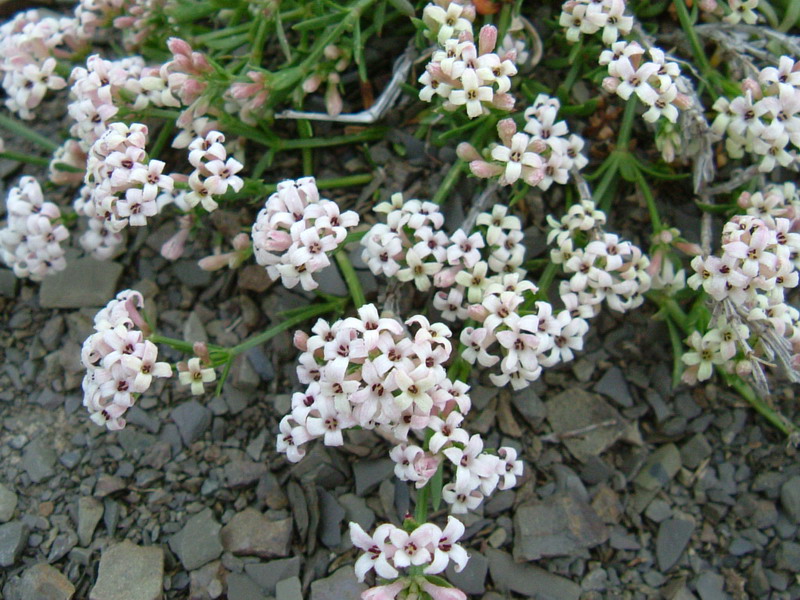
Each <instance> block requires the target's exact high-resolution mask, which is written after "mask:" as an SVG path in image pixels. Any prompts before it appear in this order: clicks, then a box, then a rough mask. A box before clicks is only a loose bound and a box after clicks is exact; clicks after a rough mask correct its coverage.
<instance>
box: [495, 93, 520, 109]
mask: <svg viewBox="0 0 800 600" xmlns="http://www.w3.org/2000/svg"><path fill="white" fill-rule="evenodd" d="M515 102H516V99H515V98H514V96H512V95H511V94H495V95H494V97H493V98H492V106H494V107H495V108H499V109H500V110H514V103H515Z"/></svg>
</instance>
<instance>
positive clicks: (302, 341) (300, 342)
mask: <svg viewBox="0 0 800 600" xmlns="http://www.w3.org/2000/svg"><path fill="white" fill-rule="evenodd" d="M292 343H293V344H294V347H295V348H297V349H298V350H300V352H305V351H306V350H308V334H307V333H306V332H305V331H302V330H300V329H298V330H297V331H295V332H294V337H293V338H292Z"/></svg>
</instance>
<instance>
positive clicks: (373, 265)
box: [361, 193, 525, 321]
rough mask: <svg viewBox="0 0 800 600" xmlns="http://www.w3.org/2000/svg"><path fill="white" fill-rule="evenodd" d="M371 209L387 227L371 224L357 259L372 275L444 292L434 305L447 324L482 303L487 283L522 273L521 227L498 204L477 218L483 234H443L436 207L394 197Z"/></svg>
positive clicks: (438, 295) (362, 240)
mask: <svg viewBox="0 0 800 600" xmlns="http://www.w3.org/2000/svg"><path fill="white" fill-rule="evenodd" d="M375 211H376V212H378V213H383V214H385V215H386V223H376V224H375V225H373V226H372V228H371V229H370V230H369V231H368V232H367V234H366V235H365V236H364V237H363V238H362V239H361V244H362V246H363V247H364V249H363V251H362V253H361V258H362V260H363V261H364V262H365V263H367V265H368V266H369V268H370V270H371V271H372V272H373V273H374V274H375V275H380V274H383V275H386V276H387V277H396V278H397V279H398V280H399V281H413V282H414V285H415V287H416V288H417V289H418V290H420V291H422V292H426V291H428V290H429V289H430V288H431V285H432V284H433V285H434V286H436V287H438V288H446V289H447V291H444V290H442V291H440V292H438V293H437V294H436V295H435V297H434V301H433V305H434V307H435V308H436V309H437V310H441V311H442V317H443V318H445V319H447V320H449V321H454V320H456V319H460V320H463V319H465V318H466V317H467V305H465V302H469V303H472V304H474V303H479V302H481V300H482V299H483V293H484V290H485V289H486V287H487V286H488V285H489V284H491V283H500V282H501V280H502V279H503V277H504V276H512V277H514V278H515V281H518V280H519V278H520V277H522V276H523V275H524V271H523V270H522V269H521V265H522V261H523V258H524V255H525V247H524V246H523V245H522V243H521V242H522V238H523V233H522V224H521V223H520V220H519V219H518V218H517V217H515V216H513V215H508V214H507V211H508V208H507V207H506V206H503V205H502V204H496V205H495V206H494V208H493V209H492V212H491V214H490V213H481V214H480V215H478V218H477V224H478V225H479V226H481V227H485V228H486V229H485V232H486V233H485V235H484V234H483V233H481V232H480V231H476V232H474V233H472V234H469V235H468V234H467V233H464V231H463V230H462V229H458V230H456V231H455V232H454V233H453V234H452V235H450V236H448V235H447V234H446V233H444V231H442V227H443V225H444V216H443V215H442V213H441V212H440V211H439V207H438V206H437V205H436V204H433V203H432V202H424V201H420V200H406V201H405V202H404V201H403V196H402V194H399V193H397V194H393V195H392V197H391V199H390V200H389V202H383V203H381V204H379V205H378V206H376V207H375ZM485 255H486V256H485ZM490 271H491V272H492V273H493V274H490ZM448 288H449V289H448Z"/></svg>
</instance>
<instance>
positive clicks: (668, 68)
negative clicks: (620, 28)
mask: <svg viewBox="0 0 800 600" xmlns="http://www.w3.org/2000/svg"><path fill="white" fill-rule="evenodd" d="M644 53H645V51H644V48H642V47H641V46H640V45H639V44H638V43H637V42H616V43H615V44H612V46H611V49H610V50H604V51H603V52H602V53H601V54H600V64H601V65H608V75H609V76H608V77H606V78H605V79H604V80H603V88H604V89H606V90H607V91H609V92H611V93H615V94H617V96H619V97H620V98H622V99H623V100H628V99H629V98H630V97H631V95H633V94H636V96H637V97H638V98H639V100H641V101H642V103H643V104H645V105H646V106H647V107H648V109H647V110H646V111H645V113H644V114H643V115H642V118H644V120H645V121H647V122H648V123H655V122H656V121H658V120H659V119H660V118H661V117H664V118H665V119H667V121H669V122H670V123H675V122H676V121H677V120H678V114H679V113H678V109H682V110H685V109H687V108H689V107H690V106H691V105H692V99H691V98H690V97H689V96H687V95H686V94H682V93H681V92H679V91H678V87H677V85H676V84H675V80H676V79H677V78H678V77H679V76H680V74H681V70H680V67H679V66H678V63H676V62H669V61H667V58H666V55H665V54H664V51H663V50H661V49H659V48H655V47H653V48H650V50H649V54H650V58H651V59H652V60H649V61H647V62H642V60H643V57H644Z"/></svg>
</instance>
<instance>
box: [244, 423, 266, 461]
mask: <svg viewBox="0 0 800 600" xmlns="http://www.w3.org/2000/svg"><path fill="white" fill-rule="evenodd" d="M266 443H267V431H266V430H264V431H262V432H261V433H259V434H258V435H257V436H256V437H255V438H253V439H252V440H250V441H249V442H248V443H247V447H246V448H245V449H244V451H245V452H246V453H247V456H249V457H250V458H252V459H253V460H255V461H260V460H261V452H263V450H264V445H265V444H266Z"/></svg>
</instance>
